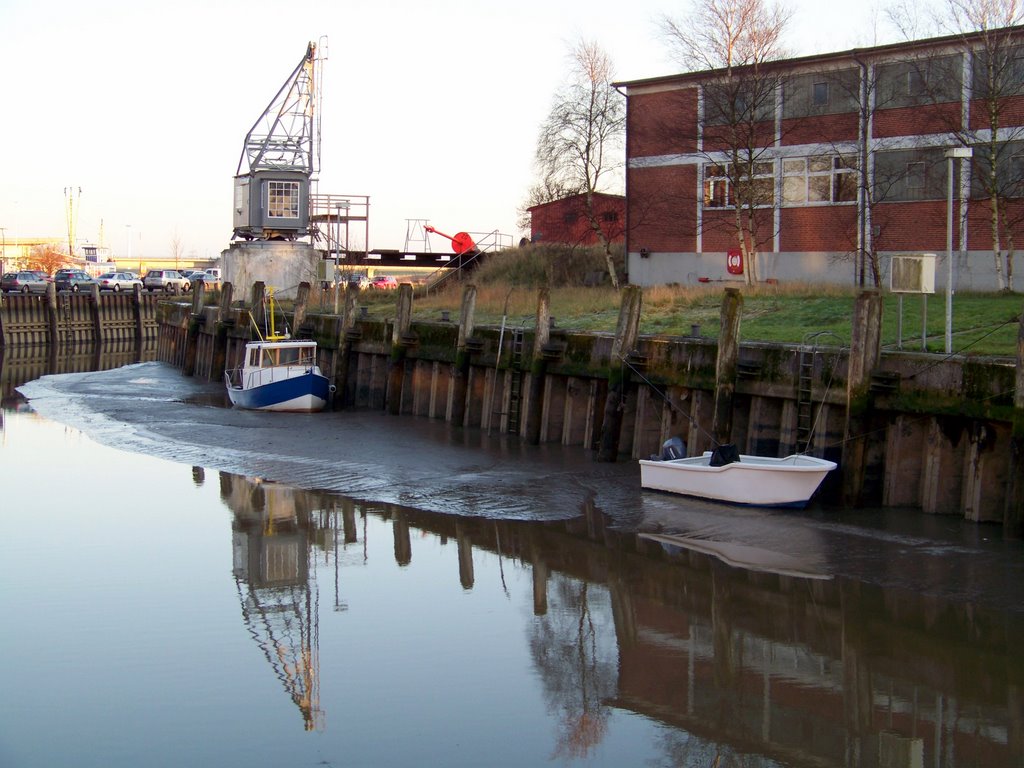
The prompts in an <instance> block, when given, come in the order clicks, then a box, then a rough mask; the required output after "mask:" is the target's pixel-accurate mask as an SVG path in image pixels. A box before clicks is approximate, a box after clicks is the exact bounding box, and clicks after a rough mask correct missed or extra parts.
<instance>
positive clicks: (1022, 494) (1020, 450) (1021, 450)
mask: <svg viewBox="0 0 1024 768" xmlns="http://www.w3.org/2000/svg"><path fill="white" fill-rule="evenodd" d="M1014 384H1015V386H1014V394H1013V428H1012V429H1013V431H1012V433H1011V436H1010V482H1009V488H1008V489H1007V491H1008V492H1007V498H1006V508H1005V510H1004V512H1003V530H1004V531H1005V532H1006V535H1007V536H1011V537H1014V538H1020V537H1022V536H1024V314H1022V315H1021V317H1020V320H1019V321H1018V325H1017V375H1016V377H1015V379H1014Z"/></svg>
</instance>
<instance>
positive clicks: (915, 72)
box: [907, 68, 928, 96]
mask: <svg viewBox="0 0 1024 768" xmlns="http://www.w3.org/2000/svg"><path fill="white" fill-rule="evenodd" d="M927 89H928V83H927V81H926V80H925V76H924V72H922V71H921V70H920V69H916V68H915V69H911V70H910V71H908V72H907V95H908V96H924V95H925V91H927Z"/></svg>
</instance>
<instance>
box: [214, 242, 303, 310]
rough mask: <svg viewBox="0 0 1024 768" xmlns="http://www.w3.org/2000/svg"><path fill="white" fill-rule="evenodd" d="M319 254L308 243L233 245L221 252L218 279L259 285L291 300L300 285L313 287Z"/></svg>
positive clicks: (242, 243) (235, 283)
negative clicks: (258, 283)
mask: <svg viewBox="0 0 1024 768" xmlns="http://www.w3.org/2000/svg"><path fill="white" fill-rule="evenodd" d="M319 260H320V252H319V251H317V250H316V249H315V248H314V247H313V246H312V245H310V244H309V243H299V242H288V241H283V240H281V241H278V240H254V241H251V242H244V241H239V242H234V243H231V245H230V246H228V248H227V249H226V250H224V251H221V255H220V264H221V270H222V274H221V278H222V279H223V280H224V281H225V282H229V283H232V284H233V285H252V284H253V283H255V282H258V281H261V282H263V283H264V284H265V285H267V286H268V287H270V288H273V289H274V292H275V294H276V295H277V296H280V297H281V298H294V297H295V292H296V290H297V289H298V287H299V283H302V282H307V283H313V284H315V283H316V265H317V262H318V261H319Z"/></svg>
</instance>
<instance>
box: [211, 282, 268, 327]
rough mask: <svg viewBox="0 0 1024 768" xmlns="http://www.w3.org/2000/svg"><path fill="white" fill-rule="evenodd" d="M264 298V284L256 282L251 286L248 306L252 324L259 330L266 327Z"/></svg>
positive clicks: (265, 290) (265, 287)
mask: <svg viewBox="0 0 1024 768" xmlns="http://www.w3.org/2000/svg"><path fill="white" fill-rule="evenodd" d="M200 284H201V283H200ZM266 296H267V284H266V283H264V282H263V281H262V280H257V281H256V282H255V283H253V284H252V300H251V301H250V302H249V306H250V307H251V310H250V313H251V314H252V322H253V323H255V324H256V327H257V328H260V329H262V328H266V327H267V308H266V304H265V302H264V299H265V298H266ZM262 332H263V331H262V330H261V331H260V333H262Z"/></svg>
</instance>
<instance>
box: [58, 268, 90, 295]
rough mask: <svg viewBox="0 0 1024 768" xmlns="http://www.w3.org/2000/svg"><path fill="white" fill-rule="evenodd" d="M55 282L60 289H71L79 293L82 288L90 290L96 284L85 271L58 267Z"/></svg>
mask: <svg viewBox="0 0 1024 768" xmlns="http://www.w3.org/2000/svg"><path fill="white" fill-rule="evenodd" d="M53 284H54V285H55V286H56V287H57V290H58V291H71V292H72V293H78V292H79V291H81V290H83V289H84V290H89V288H90V286H93V285H95V284H96V281H95V280H93V279H92V277H90V276H89V275H87V274H86V273H85V272H82V271H80V270H76V269H58V270H57V273H56V274H55V275H54V276H53Z"/></svg>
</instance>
